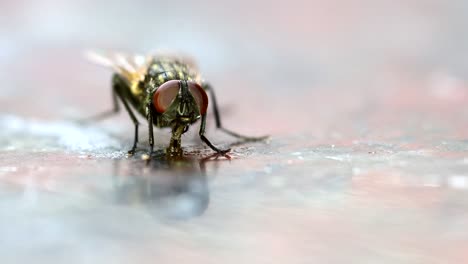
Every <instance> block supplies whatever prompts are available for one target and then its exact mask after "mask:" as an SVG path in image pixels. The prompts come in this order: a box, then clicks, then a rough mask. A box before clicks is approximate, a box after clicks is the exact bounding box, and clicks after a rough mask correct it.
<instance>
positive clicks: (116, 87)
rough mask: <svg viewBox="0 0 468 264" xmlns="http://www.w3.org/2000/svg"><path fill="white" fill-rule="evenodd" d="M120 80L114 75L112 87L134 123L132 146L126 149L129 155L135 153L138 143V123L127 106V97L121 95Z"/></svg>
mask: <svg viewBox="0 0 468 264" xmlns="http://www.w3.org/2000/svg"><path fill="white" fill-rule="evenodd" d="M120 82H121V81H120V79H119V78H118V77H115V78H114V80H113V88H114V91H115V94H116V96H117V97H118V98H119V99H120V101H122V103H123V105H124V107H125V110H127V113H128V115H129V116H130V119H132V122H133V124H134V125H135V135H134V139H133V146H132V148H131V149H130V150H129V151H128V154H129V155H133V154H135V149H136V147H137V143H138V125H139V123H138V120H137V118H136V117H135V114H133V111H132V109H131V108H130V106H129V104H128V102H127V99H125V96H123V90H122V89H121V87H122V86H120Z"/></svg>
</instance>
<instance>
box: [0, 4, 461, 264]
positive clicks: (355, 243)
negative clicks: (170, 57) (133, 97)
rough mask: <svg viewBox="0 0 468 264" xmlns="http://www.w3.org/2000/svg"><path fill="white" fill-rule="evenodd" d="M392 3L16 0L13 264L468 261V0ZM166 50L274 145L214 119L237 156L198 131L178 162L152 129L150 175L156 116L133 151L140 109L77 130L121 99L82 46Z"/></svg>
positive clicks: (11, 115)
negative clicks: (134, 119)
mask: <svg viewBox="0 0 468 264" xmlns="http://www.w3.org/2000/svg"><path fill="white" fill-rule="evenodd" d="M384 2H385V1H383V2H382V3H380V4H375V3H368V2H367V1H356V3H354V1H353V4H347V5H343V3H341V2H340V3H335V1H331V2H329V1H328V2H327V3H325V2H321V1H318V2H317V3H315V2H314V3H311V4H308V3H305V2H300V1H299V2H298V3H297V5H290V6H289V5H288V6H285V5H283V4H280V3H271V4H270V3H268V4H266V3H264V1H256V2H255V3H248V5H249V6H250V7H261V6H268V8H265V10H264V11H263V12H258V11H256V12H254V11H252V10H253V9H252V8H250V9H248V10H246V9H245V8H244V7H245V5H247V3H244V2H242V1H241V2H240V3H239V4H237V2H235V3H231V4H229V5H226V6H223V4H219V3H212V2H210V1H201V2H200V3H199V4H200V6H196V7H194V6H185V5H178V4H177V3H174V6H173V5H168V4H167V5H163V6H162V7H161V6H159V5H157V6H158V8H156V5H155V6H153V5H151V4H149V3H147V5H150V6H151V7H152V8H149V7H148V6H147V5H142V6H139V5H135V4H134V3H133V2H129V1H123V2H122V5H121V6H120V5H118V6H115V5H112V6H111V7H109V6H106V5H102V6H101V5H97V6H96V5H95V4H94V3H92V2H89V3H88V2H86V1H84V2H83V3H82V4H76V3H66V4H65V2H64V3H63V4H58V3H54V1H43V3H42V4H32V5H24V4H21V3H19V2H18V3H16V2H15V3H13V2H11V3H10V2H8V1H7V2H5V3H2V4H0V6H1V7H2V8H0V9H1V10H8V11H9V14H5V16H0V20H1V19H2V17H4V18H7V20H8V22H9V23H12V24H13V25H15V26H16V28H17V30H16V31H13V30H11V29H9V28H7V27H0V33H1V34H0V58H2V59H1V60H0V80H1V81H2V83H3V84H8V85H4V86H2V87H1V88H0V110H1V113H0V257H1V259H2V261H1V262H2V263H31V262H35V263H64V262H66V263H155V262H158V263H424V264H426V263H465V262H466V261H467V259H468V253H467V252H468V231H466V227H467V226H468V209H467V208H468V108H467V105H468V89H467V87H468V85H467V83H468V77H467V76H466V70H467V69H468V68H467V66H466V65H465V61H468V60H464V59H463V56H466V54H468V53H467V52H466V45H465V44H464V42H463V41H464V39H463V38H462V37H460V36H466V35H467V34H465V33H466V32H464V31H465V30H464V27H459V26H457V25H459V23H460V22H463V21H465V20H466V19H465V18H464V14H465V13H464V12H460V10H466V7H465V6H466V4H464V3H463V2H462V1H453V2H451V3H448V4H438V3H435V2H431V1H429V2H427V1H425V2H420V1H410V3H408V2H407V1H405V2H404V3H403V2H402V3H400V2H399V1H397V2H395V3H393V2H392V3H393V4H392V3H390V2H389V3H384ZM61 3H62V2H61ZM2 5H3V6H2ZM316 5H317V6H316ZM356 6H366V7H367V8H364V9H362V8H357V7H356ZM318 7H320V8H318ZM107 8H110V9H107ZM37 10H41V12H36V11H37ZM93 10H100V11H102V15H101V13H99V15H98V14H97V13H95V12H96V11H93ZM105 10H108V11H109V10H110V11H109V12H108V13H107V12H104V11H105ZM149 10H157V11H154V12H156V14H157V16H156V15H155V13H154V12H150V11H149ZM194 10H195V11H196V12H194ZM262 10H263V9H262ZM175 11H177V12H175ZM435 11H437V12H435ZM245 12H246V14H251V15H255V16H253V17H255V20H254V21H253V20H252V18H249V17H247V16H246V17H245V20H242V21H239V19H238V17H239V16H238V15H239V14H244V13H245ZM104 13H105V14H104ZM122 14H127V15H128V16H129V17H133V18H137V17H138V19H134V20H129V21H127V22H124V21H122V20H121V19H120V17H121V15H122ZM168 14H178V15H168ZM324 14H326V15H324ZM221 17H222V19H220V18H221ZM382 17H383V18H382ZM100 19H102V20H100ZM148 21H151V22H154V23H153V24H154V25H155V26H154V27H143V25H147V24H148V23H149V22H148ZM187 21H189V22H190V21H192V22H193V21H197V22H196V23H195V22H193V23H190V25H191V26H192V28H187V27H185V26H182V25H186V24H187V23H188V22H187ZM220 21H221V22H220ZM58 22H60V23H58ZM62 24H63V25H66V27H62V26H60V25H62ZM462 24H463V23H462ZM465 24H466V23H465ZM111 25H112V26H116V27H118V28H119V31H118V32H114V31H112V32H110V31H109V28H112V27H110V26H111ZM435 25H437V26H435ZM90 29H92V30H90ZM163 29H164V30H172V31H171V32H172V34H170V35H167V36H165V37H164V38H162V37H160V35H158V34H156V33H158V32H161V31H162V30H163ZM38 32H39V33H38ZM194 32H195V33H194ZM382 32H385V36H382ZM136 39H138V40H141V39H144V41H135V40H136ZM154 43H158V47H159V46H162V47H167V46H168V47H175V48H176V49H182V50H184V51H186V52H189V53H193V54H194V56H195V57H196V58H197V59H198V60H199V64H200V66H201V68H202V72H203V73H205V78H206V79H208V80H210V81H211V82H212V84H213V86H214V87H215V89H216V92H217V95H218V103H219V104H220V106H221V114H222V118H223V124H224V125H225V126H226V127H227V128H229V129H232V130H234V131H238V132H240V133H243V134H247V135H253V136H260V135H264V134H268V135H270V136H271V138H270V139H269V140H266V141H263V142H254V143H252V142H250V143H248V142H239V141H237V140H236V139H235V138H232V137H230V136H228V135H225V134H224V133H223V132H221V131H217V130H216V129H215V128H214V119H213V116H211V114H210V115H209V116H208V121H207V125H208V127H207V136H208V138H209V139H210V140H212V142H213V143H215V144H216V145H218V146H220V147H222V148H228V147H231V148H232V151H231V153H230V154H229V155H230V157H231V159H230V160H228V159H226V158H224V157H215V156H212V154H213V152H212V150H210V149H209V148H208V147H207V146H205V145H204V144H203V143H202V142H201V141H200V139H199V138H198V134H197V132H198V128H199V124H195V125H194V126H193V127H191V129H190V130H189V132H188V133H187V134H186V135H184V136H183V138H182V140H183V142H182V146H183V149H184V151H185V155H184V157H183V158H180V159H167V158H166V157H165V156H164V155H162V154H161V153H162V150H164V149H165V148H166V147H167V144H168V142H169V139H170V131H169V130H156V131H155V139H156V145H155V150H156V154H155V155H154V157H153V158H152V160H151V161H150V162H149V163H147V162H146V161H144V160H142V159H141V157H142V155H143V154H145V153H146V150H147V149H148V143H147V132H146V131H147V127H146V125H145V122H144V120H143V119H142V118H141V121H142V125H141V129H140V144H139V149H138V152H137V153H136V155H134V156H133V157H127V155H126V151H127V150H128V149H129V148H130V147H131V144H132V140H133V128H132V124H131V122H130V120H129V119H128V117H127V116H126V113H124V112H123V113H120V114H119V115H118V116H116V117H113V118H110V119H108V120H105V121H103V122H96V123H90V124H87V125H83V124H79V123H78V122H77V120H80V119H82V118H85V117H88V116H91V115H93V114H95V113H97V112H99V111H102V110H106V109H107V108H109V107H110V106H111V100H110V88H109V81H110V75H111V73H110V72H109V71H106V70H105V69H101V68H99V67H96V66H95V65H92V64H89V63H87V62H86V61H85V60H84V59H83V56H82V53H83V50H85V49H87V48H89V47H98V48H103V49H106V48H111V49H119V48H122V47H123V49H126V50H150V49H153V48H154V45H155V44H154ZM463 54H465V55H463Z"/></svg>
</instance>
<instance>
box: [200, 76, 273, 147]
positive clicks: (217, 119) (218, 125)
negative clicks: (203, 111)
mask: <svg viewBox="0 0 468 264" xmlns="http://www.w3.org/2000/svg"><path fill="white" fill-rule="evenodd" d="M203 88H204V89H205V90H207V91H208V92H209V93H210V96H211V100H212V101H213V112H214V117H215V122H216V128H218V129H220V130H222V131H223V132H224V133H226V134H229V135H231V136H233V137H236V138H240V139H242V140H245V141H259V140H264V139H267V138H268V136H262V137H249V136H244V135H241V134H239V133H236V132H233V131H231V130H228V129H226V128H224V127H223V126H222V124H221V117H220V114H219V109H218V104H217V103H216V96H215V93H214V90H213V87H212V86H211V85H210V84H208V83H204V84H203Z"/></svg>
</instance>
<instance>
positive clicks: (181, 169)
mask: <svg viewBox="0 0 468 264" xmlns="http://www.w3.org/2000/svg"><path fill="white" fill-rule="evenodd" d="M209 161H210V157H207V158H196V157H187V156H184V157H172V158H171V157H169V158H168V157H167V156H166V155H164V154H163V153H162V154H159V155H156V156H155V157H153V159H152V160H151V161H143V160H140V161H134V162H132V163H131V164H129V163H127V162H122V160H115V161H114V162H115V171H114V175H113V176H114V177H115V185H114V186H115V198H116V202H117V203H119V204H125V205H128V206H134V205H141V206H144V207H146V208H147V209H148V210H149V211H150V212H151V214H154V215H156V216H159V217H161V216H165V217H170V218H172V217H174V218H190V217H193V216H198V215H201V214H203V212H204V211H205V210H206V209H207V207H208V205H209V201H210V190H209V187H208V183H207V176H206V168H205V163H206V162H209ZM124 166H126V167H124Z"/></svg>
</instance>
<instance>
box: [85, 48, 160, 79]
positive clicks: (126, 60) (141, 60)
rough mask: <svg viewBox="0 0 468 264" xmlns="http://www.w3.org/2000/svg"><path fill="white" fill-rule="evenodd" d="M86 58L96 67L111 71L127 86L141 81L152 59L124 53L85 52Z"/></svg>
mask: <svg viewBox="0 0 468 264" xmlns="http://www.w3.org/2000/svg"><path fill="white" fill-rule="evenodd" d="M85 56H86V58H87V59H88V60H89V61H91V62H93V63H94V64H96V65H100V66H104V67H107V68H110V69H113V70H114V71H115V72H116V73H118V74H119V75H121V76H122V77H124V78H125V79H126V80H127V81H128V82H129V84H134V83H135V82H139V81H142V80H143V79H144V78H145V74H146V71H147V69H148V66H149V64H150V63H151V60H152V58H151V57H150V56H146V57H145V56H141V55H128V54H124V53H105V54H102V53H98V52H95V51H87V52H86V53H85Z"/></svg>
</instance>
